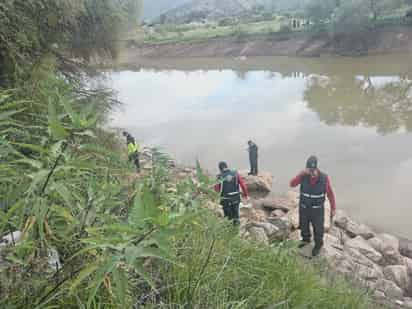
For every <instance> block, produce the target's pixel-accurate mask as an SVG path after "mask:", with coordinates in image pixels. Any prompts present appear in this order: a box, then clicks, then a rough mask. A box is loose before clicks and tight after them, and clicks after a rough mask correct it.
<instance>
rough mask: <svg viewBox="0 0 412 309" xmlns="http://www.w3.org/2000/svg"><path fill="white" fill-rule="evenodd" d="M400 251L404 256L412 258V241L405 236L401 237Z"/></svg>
mask: <svg viewBox="0 0 412 309" xmlns="http://www.w3.org/2000/svg"><path fill="white" fill-rule="evenodd" d="M399 251H400V253H401V254H402V255H403V256H406V257H408V258H411V259H412V241H411V240H408V239H405V238H402V239H400V240H399Z"/></svg>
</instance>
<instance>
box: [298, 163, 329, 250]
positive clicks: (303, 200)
mask: <svg viewBox="0 0 412 309" xmlns="http://www.w3.org/2000/svg"><path fill="white" fill-rule="evenodd" d="M298 185H300V202H299V224H300V229H301V236H302V242H301V244H300V245H299V248H302V247H304V246H306V245H307V244H308V243H310V239H311V233H310V224H312V226H313V232H314V234H315V235H314V236H315V237H314V238H315V247H314V248H313V250H312V256H317V255H318V254H319V253H320V250H321V248H322V246H323V235H324V224H325V222H324V221H325V208H324V205H325V200H326V196H327V197H328V200H329V202H330V206H331V216H332V217H334V216H335V214H336V202H335V194H334V193H333V189H332V185H331V182H330V179H329V177H328V175H326V174H325V173H323V172H321V171H320V170H319V169H318V159H317V158H316V157H315V156H311V157H310V158H309V159H308V160H307V162H306V169H305V170H303V171H302V172H301V173H299V175H297V176H296V177H295V178H293V179H292V180H291V182H290V186H291V187H297V186H298Z"/></svg>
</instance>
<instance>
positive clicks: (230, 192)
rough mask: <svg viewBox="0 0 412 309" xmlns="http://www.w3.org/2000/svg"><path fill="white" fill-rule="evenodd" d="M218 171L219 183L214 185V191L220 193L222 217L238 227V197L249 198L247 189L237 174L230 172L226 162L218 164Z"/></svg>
mask: <svg viewBox="0 0 412 309" xmlns="http://www.w3.org/2000/svg"><path fill="white" fill-rule="evenodd" d="M219 171H220V174H219V175H218V176H217V179H218V182H219V183H218V184H216V186H215V190H216V192H219V193H220V205H222V207H223V213H224V216H225V218H228V219H229V220H231V221H232V222H233V224H234V225H239V224H240V214H239V205H240V195H241V194H243V197H244V198H246V199H248V198H249V197H248V196H249V193H248V190H247V187H246V185H245V183H244V181H243V178H242V177H241V176H240V175H239V173H238V172H237V171H234V170H230V169H229V167H228V165H227V163H226V162H220V163H219ZM241 191H242V192H241Z"/></svg>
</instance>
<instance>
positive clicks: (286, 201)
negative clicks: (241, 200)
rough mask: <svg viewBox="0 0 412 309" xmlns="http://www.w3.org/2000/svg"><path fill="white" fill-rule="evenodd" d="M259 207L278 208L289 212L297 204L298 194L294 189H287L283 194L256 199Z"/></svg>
mask: <svg viewBox="0 0 412 309" xmlns="http://www.w3.org/2000/svg"><path fill="white" fill-rule="evenodd" d="M256 204H257V205H259V206H260V207H264V208H267V209H270V210H275V209H280V210H283V211H284V212H289V211H290V210H292V209H295V208H297V207H298V205H299V194H298V193H296V192H294V191H289V192H287V193H286V194H285V195H283V196H271V197H267V198H264V199H260V200H257V201H256Z"/></svg>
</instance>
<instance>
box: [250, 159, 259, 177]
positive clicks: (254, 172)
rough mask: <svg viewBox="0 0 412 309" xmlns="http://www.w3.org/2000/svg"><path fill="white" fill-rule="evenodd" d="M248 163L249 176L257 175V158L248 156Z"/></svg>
mask: <svg viewBox="0 0 412 309" xmlns="http://www.w3.org/2000/svg"><path fill="white" fill-rule="evenodd" d="M249 162H250V174H251V175H257V174H258V158H257V156H250V157H249Z"/></svg>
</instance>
